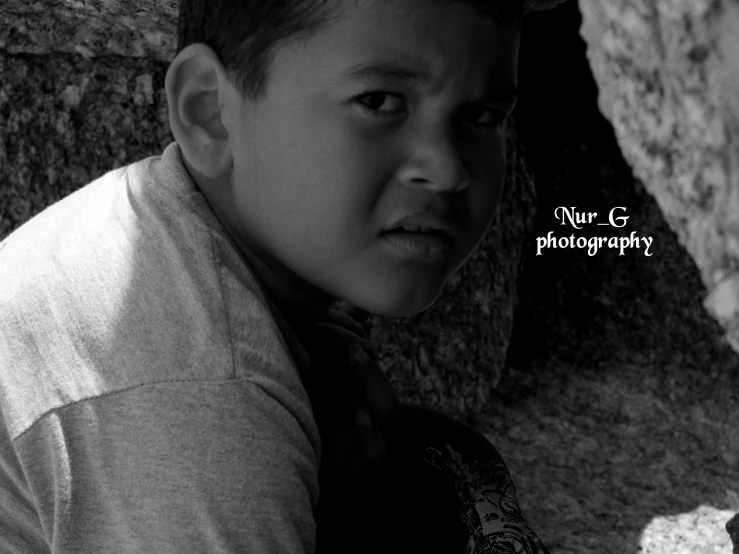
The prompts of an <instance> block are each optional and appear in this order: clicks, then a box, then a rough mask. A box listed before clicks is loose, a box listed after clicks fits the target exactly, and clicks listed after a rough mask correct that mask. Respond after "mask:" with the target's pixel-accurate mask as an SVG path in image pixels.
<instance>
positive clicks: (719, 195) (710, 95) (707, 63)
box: [580, 0, 739, 351]
mask: <svg viewBox="0 0 739 554" xmlns="http://www.w3.org/2000/svg"><path fill="white" fill-rule="evenodd" d="M580 8H581V10H582V13H583V25H582V29H581V34H582V36H583V38H584V39H585V40H586V42H587V45H588V58H589V60H590V64H591V66H592V69H593V73H594V75H595V78H596V81H597V83H598V87H599V90H600V97H599V104H600V108H601V110H602V112H603V113H604V114H605V115H606V117H608V119H609V120H610V121H611V123H612V124H613V127H614V129H615V132H616V137H617V138H618V142H619V145H620V146H621V150H622V151H623V154H624V157H625V158H626V160H627V161H628V162H629V164H630V165H631V167H632V168H633V170H634V173H635V175H636V176H637V177H638V178H639V179H640V180H641V181H642V182H643V183H644V185H645V187H646V188H647V190H648V191H649V192H650V193H651V194H652V195H654V197H655V198H656V200H657V203H658V204H659V206H660V209H661V211H662V213H663V214H664V215H665V218H666V220H667V222H668V223H669V225H670V227H671V228H672V229H673V230H674V231H675V232H676V233H677V236H678V238H679V240H680V242H681V244H683V245H684V246H685V248H686V249H687V250H688V252H690V254H691V256H692V257H693V259H694V260H695V262H696V264H697V266H698V269H699V270H700V275H701V278H702V281H703V283H704V284H705V286H706V288H707V296H706V299H705V302H704V304H705V306H706V308H707V309H708V310H709V312H710V313H711V314H712V315H713V316H714V317H715V318H716V319H717V320H718V321H719V322H720V324H721V325H722V327H723V328H724V329H725V331H726V337H727V339H728V340H729V342H730V343H731V344H732V346H733V348H734V349H735V350H737V351H739V272H737V266H738V262H739V142H738V141H739V4H738V3H737V2H735V1H732V0H682V1H680V0H598V1H591V0H580Z"/></svg>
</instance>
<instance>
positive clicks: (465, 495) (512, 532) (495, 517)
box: [423, 444, 549, 554]
mask: <svg viewBox="0 0 739 554" xmlns="http://www.w3.org/2000/svg"><path fill="white" fill-rule="evenodd" d="M423 460H424V461H425V462H426V463H428V464H430V465H431V466H433V467H435V468H436V469H438V470H439V471H441V472H443V473H445V474H446V475H447V476H448V477H449V478H450V479H451V480H452V481H453V483H454V487H455V489H456V491H457V494H458V495H459V517H460V518H461V519H462V521H463V522H464V523H465V524H466V525H467V529H468V530H469V541H468V543H467V549H466V551H465V552H466V553H467V554H549V550H548V549H547V548H546V546H544V545H543V544H542V543H541V541H540V540H539V537H537V536H536V534H535V533H534V532H533V531H532V530H531V529H530V528H529V527H528V525H526V521H525V520H524V518H523V515H522V514H521V510H520V508H519V507H518V501H517V500H516V488H515V486H514V484H513V479H511V475H510V473H509V472H508V468H506V465H505V463H504V462H503V460H501V459H493V460H492V461H491V462H489V463H486V464H482V463H480V462H479V461H478V460H474V461H473V462H472V464H468V463H465V461H464V460H463V459H462V456H461V455H460V454H459V453H457V452H455V451H454V449H453V448H452V447H451V446H450V445H449V444H447V445H446V449H445V450H444V451H443V452H440V451H439V450H437V449H436V448H432V447H428V448H426V451H425V453H424V455H423Z"/></svg>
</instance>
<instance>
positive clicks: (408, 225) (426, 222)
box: [383, 212, 457, 239]
mask: <svg viewBox="0 0 739 554" xmlns="http://www.w3.org/2000/svg"><path fill="white" fill-rule="evenodd" d="M385 233H390V234H392V233H413V234H418V235H434V236H439V237H443V238H447V239H453V238H454V237H455V236H457V226H456V225H454V224H453V223H451V222H450V221H448V220H447V219H445V218H444V217H443V216H441V215H437V214H434V213H431V212H424V213H412V214H410V215H407V216H405V217H403V218H402V219H400V220H398V221H396V222H395V223H393V224H391V225H390V226H389V227H388V228H387V229H386V230H385V231H383V234H385Z"/></svg>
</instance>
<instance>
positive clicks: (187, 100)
mask: <svg viewBox="0 0 739 554" xmlns="http://www.w3.org/2000/svg"><path fill="white" fill-rule="evenodd" d="M164 87H165V91H166V94H167V104H168V107H169V126H170V128H171V129H172V134H173V135H174V138H175V140H176V141H177V144H178V145H179V147H180V149H181V150H182V155H183V157H184V158H185V160H186V161H187V162H188V163H189V165H190V166H192V168H193V169H194V170H195V171H196V173H198V174H200V175H201V176H202V177H203V178H205V179H208V180H218V179H220V178H221V177H223V176H224V174H226V173H228V171H230V168H231V152H230V148H229V141H228V138H229V134H228V130H227V129H226V127H225V126H224V125H223V121H228V118H227V117H225V116H224V113H223V112H224V109H226V110H227V109H231V108H232V104H231V103H230V102H231V97H230V92H231V91H230V89H229V87H230V83H229V82H228V80H227V78H226V72H225V69H224V68H223V65H222V64H221V62H220V60H219V59H218V56H217V55H216V53H215V52H214V51H213V49H212V48H210V47H209V46H207V45H205V44H191V45H189V46H187V47H186V48H184V49H183V50H182V51H181V52H180V53H179V54H177V56H176V57H175V58H174V60H172V62H171V64H170V66H169V69H168V70H167V75H166V78H165V81H164Z"/></svg>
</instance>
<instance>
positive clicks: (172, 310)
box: [0, 0, 545, 553]
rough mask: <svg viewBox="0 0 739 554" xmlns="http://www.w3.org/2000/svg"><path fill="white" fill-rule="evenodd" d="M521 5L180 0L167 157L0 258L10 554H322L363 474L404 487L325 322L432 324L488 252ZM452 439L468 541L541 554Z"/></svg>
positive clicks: (370, 374) (500, 484) (352, 328)
mask: <svg viewBox="0 0 739 554" xmlns="http://www.w3.org/2000/svg"><path fill="white" fill-rule="evenodd" d="M477 4H479V6H478V5H477ZM487 4H492V5H493V6H492V8H491V7H487V8H486V7H485V6H486V5H487ZM519 8H520V6H519ZM517 11H518V12H520V9H517V8H516V6H513V5H511V6H508V4H507V3H506V2H503V1H498V2H495V1H493V2H471V1H467V2H462V1H458V2H442V1H436V0H360V1H357V0H342V1H339V0H335V1H323V2H320V1H317V0H316V1H308V0H304V1H297V0H295V1H292V2H288V1H283V2H277V1H275V2H272V1H270V2H256V1H254V2H243V1H237V0H233V1H227V0H221V1H219V2H212V1H207V0H199V1H195V0H183V2H182V4H181V12H180V44H179V47H178V54H177V56H176V58H175V59H174V60H173V62H172V64H171V65H170V67H169V70H168V72H167V76H166V93H167V100H168V103H169V118H170V126H171V129H172V132H173V135H174V137H175V139H176V140H175V142H173V143H172V144H171V145H169V146H168V147H167V148H166V149H165V151H164V153H163V154H162V156H160V157H151V158H148V159H146V160H142V161H140V162H137V163H134V164H131V165H129V166H127V167H123V168H119V169H116V170H114V171H111V172H109V173H108V174H107V175H105V176H103V177H101V178H100V179H98V180H96V181H94V182H93V183H91V184H89V185H88V186H86V187H84V188H82V189H81V190H79V191H77V192H76V193H74V194H72V195H70V196H69V197H67V198H65V199H64V200H62V201H60V202H58V203H57V204H55V205H54V206H52V207H50V208H49V209H47V210H46V211H45V212H43V213H42V214H40V215H39V216H37V217H36V218H34V219H33V220H31V221H30V222H28V223H27V224H25V225H24V226H22V227H21V228H20V229H19V230H17V231H16V232H14V233H13V234H12V235H10V236H9V237H8V238H7V239H6V240H5V241H4V242H3V243H1V244H0V282H2V283H3V286H2V287H1V288H0V289H1V290H0V366H2V367H3V372H2V374H1V375H0V403H1V404H0V405H1V406H2V425H1V426H0V489H1V490H2V494H0V550H3V551H8V552H23V553H26V552H74V553H88V552H126V553H128V552H185V551H186V552H224V553H225V552H234V553H235V552H260V553H261V552H270V553H272V552H274V553H277V552H296V553H297V552H301V553H302V552H313V551H315V549H316V533H317V529H318V531H319V532H320V531H321V530H322V529H326V533H331V532H332V528H331V525H332V524H334V525H335V528H336V530H337V533H338V532H340V531H342V530H346V529H347V528H348V527H347V526H348V525H349V523H347V522H343V523H341V526H340V527H336V525H337V524H336V523H335V521H338V518H339V515H341V514H340V512H342V509H343V508H345V509H343V511H344V512H347V511H348V510H349V509H350V508H351V509H353V508H354V506H353V505H352V506H350V505H348V504H344V503H345V502H346V501H347V499H346V497H345V496H342V493H343V492H345V491H346V487H344V485H346V484H348V483H352V481H351V479H352V478H353V477H352V476H355V477H356V476H357V475H360V476H364V477H362V478H361V479H358V480H355V481H354V483H358V484H359V485H358V486H361V485H362V484H364V486H365V487H366V485H367V483H374V484H375V485H377V486H379V485H380V484H381V483H391V482H392V479H394V478H396V477H397V474H396V473H394V472H392V471H389V470H388V467H389V466H388V465H387V460H388V459H389V458H390V457H391V455H393V452H398V451H400V449H401V446H402V445H401V443H402V442H403V440H407V441H409V443H412V442H413V441H414V439H415V437H416V436H417V434H416V433H420V434H418V436H420V435H421V434H423V433H421V431H423V430H424V429H426V427H424V424H423V423H418V424H416V423H414V421H416V420H414V419H413V418H414V417H415V416H414V414H415V415H418V413H419V412H414V411H413V409H410V410H406V411H403V408H401V407H399V406H398V403H397V401H396V400H395V399H394V397H393V394H392V390H391V388H389V386H388V383H387V381H386V380H385V379H384V377H383V376H382V374H381V372H380V371H379V368H378V367H377V366H376V364H375V363H374V362H372V360H371V359H370V358H368V357H367V356H365V357H364V358H362V357H361V354H362V353H363V352H366V353H369V354H371V353H372V349H371V345H370V344H369V342H368V341H367V339H366V337H364V336H363V331H362V328H361V325H360V324H359V323H356V322H355V321H353V319H352V318H351V317H350V316H349V315H347V314H344V313H342V312H341V311H340V310H337V309H335V307H336V303H337V302H338V301H341V302H343V303H344V304H343V305H344V306H348V309H347V310H346V311H347V313H348V314H354V315H357V314H360V315H361V314H364V315H366V314H367V313H375V314H380V315H384V316H392V317H398V316H405V315H411V314H414V313H418V312H420V311H422V310H424V309H426V308H428V307H429V306H430V305H431V304H432V303H433V302H434V300H435V299H436V298H437V297H438V295H439V294H440V292H441V290H442V288H443V286H444V283H445V281H446V279H447V278H448V277H449V276H450V275H451V274H452V273H453V272H454V271H455V270H456V269H458V268H459V267H460V266H461V264H462V263H464V261H465V260H466V259H467V257H468V256H469V255H470V254H471V252H472V251H473V250H474V248H475V247H476V246H477V245H478V244H479V242H480V241H481V239H482V237H483V235H484V233H485V232H486V230H487V228H488V226H489V225H490V223H491V221H492V219H493V215H494V213H495V211H496V207H497V204H498V202H499V200H500V195H501V190H502V185H503V176H504V172H505V152H504V139H503V132H502V125H503V121H504V118H505V116H506V115H507V114H508V113H510V112H511V110H512V109H513V105H514V102H515V96H514V94H515V86H516V60H517V49H518V38H519V27H518V23H513V22H512V21H511V20H510V19H511V18H510V17H508V16H509V15H511V14H513V15H515V16H516V17H517V19H516V21H519V20H520V13H514V12H517ZM508 12H510V13H508ZM227 68H228V69H227ZM232 71H235V73H236V74H238V76H237V77H236V79H235V80H232V77H233V75H234V73H232ZM427 227H428V228H430V229H431V231H426V228H427ZM357 345H358V346H360V347H361V348H359V349H358V348H357ZM355 355H356V356H357V360H356V361H355V362H352V356H355ZM319 370H320V371H319ZM329 387H335V388H333V389H330V388H329ZM399 413H400V414H405V415H403V416H399V415H398V414H399ZM355 416H356V419H355ZM421 419H423V418H421ZM442 419H443V418H442ZM432 420H433V416H431V415H429V417H427V418H426V419H424V420H423V421H425V422H426V425H427V427H428V423H429V422H430V421H432ZM433 421H437V420H433ZM437 423H438V425H442V423H445V424H446V425H447V426H448V427H449V426H450V425H451V427H449V429H451V430H449V429H447V431H444V433H445V435H444V439H443V440H441V442H438V445H437V443H433V441H432V442H428V441H425V439H424V442H423V445H422V446H424V448H426V449H425V450H424V451H423V452H424V461H423V464H424V465H423V467H424V468H425V469H426V470H428V471H431V472H437V471H438V472H439V473H438V475H440V476H441V475H442V474H443V472H444V471H447V473H448V475H449V477H448V478H447V477H444V478H443V479H442V478H441V477H440V481H439V482H440V483H446V484H447V485H449V486H448V487H447V492H449V491H451V492H450V496H449V497H448V501H447V502H446V503H445V504H444V505H446V504H449V505H451V503H452V502H454V495H455V494H456V493H455V489H454V488H453V487H452V485H451V483H452V481H454V483H455V485H454V486H457V487H458V488H459V487H461V488H459V491H461V492H460V494H461V495H462V497H463V498H461V500H460V502H461V503H462V504H461V505H463V506H467V508H465V509H466V510H467V511H466V512H464V514H462V519H460V520H459V521H457V522H456V523H455V524H454V525H456V527H455V529H457V530H459V529H462V530H463V531H464V530H465V529H467V530H469V534H468V535H469V536H464V537H463V538H464V542H459V541H458V542H455V543H454V544H455V545H458V546H460V547H462V548H463V547H464V546H465V543H466V544H467V545H468V546H469V547H470V548H476V550H474V551H478V552H504V551H505V552H508V551H510V552H545V549H544V547H543V546H541V545H540V543H539V542H538V539H536V537H535V535H534V534H533V533H532V532H530V530H528V528H527V527H526V526H525V523H524V522H523V520H522V519H521V518H520V512H519V511H518V509H517V506H516V502H515V496H514V491H513V488H512V484H511V483H509V481H510V479H509V477H508V475H507V472H505V468H504V466H502V469H501V466H500V464H498V463H497V462H495V460H494V458H495V456H492V455H491V456H488V458H486V463H488V460H493V462H495V463H493V462H490V464H492V465H490V464H488V466H486V467H491V468H493V469H494V470H495V471H496V472H500V471H502V472H503V474H502V475H503V477H502V478H500V479H497V480H494V481H490V480H489V479H492V477H491V475H493V473H494V472H493V473H491V472H492V470H491V472H488V474H486V475H485V476H483V477H484V478H483V477H480V482H482V481H485V479H488V481H485V484H486V485H487V486H488V488H489V489H490V490H489V491H483V492H485V493H490V494H492V493H491V492H490V491H494V492H495V494H494V495H493V496H494V498H493V497H489V498H488V497H485V496H484V495H483V496H481V499H479V500H474V498H473V499H472V500H470V499H469V498H468V497H469V496H470V494H472V496H474V495H475V494H478V495H479V494H480V488H479V487H478V488H477V489H475V488H474V486H472V485H471V484H470V475H471V473H470V470H469V467H470V466H468V464H467V460H466V458H464V457H465V456H468V454H467V453H466V452H462V454H463V457H462V458H460V457H459V452H460V450H464V449H465V448H466V447H465V446H464V445H459V444H458V443H457V439H456V438H454V436H455V435H456V434H458V433H455V431H454V430H455V429H457V428H456V427H454V425H453V424H450V423H449V422H448V421H445V420H444V421H442V420H438V421H437ZM404 426H405V427H404ZM432 427H433V428H432V431H435V430H436V427H434V426H432ZM439 428H440V427H439ZM399 429H406V431H404V432H403V433H400V432H399V431H398V430H399ZM319 431H320V434H319ZM444 433H442V434H444ZM432 434H433V433H432ZM358 437H359V438H358ZM429 440H430V439H429ZM473 442H474V441H473ZM432 443H433V445H437V446H438V447H433V448H432V447H430V446H429V445H432ZM419 444H420V443H419ZM450 444H451V446H453V447H454V448H452V447H451V446H450ZM486 444H487V443H486ZM357 445H359V446H358V447H357ZM447 446H449V448H447ZM427 447H428V448H427ZM484 448H485V447H481V449H482V450H484ZM490 448H492V447H490ZM500 463H502V462H500ZM496 464H497V465H496ZM478 466H479V464H478V465H477V466H475V468H478ZM319 467H320V468H321V471H320V474H321V491H322V495H321V504H319V502H318V499H319ZM414 467H415V466H414ZM383 472H384V473H383ZM449 472H451V473H449ZM433 475H436V473H433ZM475 475H477V474H475ZM496 475H497V474H496ZM457 477H459V479H460V480H459V481H457V480H456V479H457ZM444 479H447V480H446V481H444ZM324 485H325V487H324ZM398 486H399V487H402V486H403V482H400V483H398ZM443 486H444V485H443V484H442V485H440V487H441V488H443ZM396 488H397V487H396ZM367 491H369V492H371V489H366V492H367ZM475 491H477V492H475ZM324 492H325V494H324ZM440 494H441V493H440ZM465 495H467V496H465ZM324 497H325V498H324ZM491 498H492V499H493V500H494V503H497V505H496V507H495V509H493V508H490V509H489V510H488V509H487V508H485V510H483V508H481V507H480V505H478V504H475V502H485V501H486V499H487V500H488V501H490V502H491V504H492V503H493V500H491ZM358 500H359V502H361V501H362V499H358ZM381 500H382V499H381V498H376V499H375V501H377V502H378V504H377V506H379V509H382V503H381ZM486 506H487V504H486ZM318 508H322V510H323V511H321V510H318ZM475 510H477V512H475ZM480 510H483V511H480ZM486 510H487V511H486ZM314 511H316V516H315V517H314ZM319 513H320V514H321V515H320V517H319V515H318V514H319ZM476 514H477V515H476ZM483 515H484V518H483ZM478 516H479V517H478ZM332 518H333V519H332ZM483 519H484V521H483ZM316 521H319V523H318V526H317V525H316ZM332 522H333V523H332ZM463 523H464V524H465V525H466V526H467V527H465V526H464V525H463ZM392 524H393V521H388V522H386V525H388V526H389V525H392ZM359 529H360V531H359V532H361V531H362V528H361V527H360V528H359ZM368 530H369V529H368V528H366V527H365V528H364V529H363V531H364V532H367V531H368ZM371 531H372V533H374V534H377V535H380V536H382V534H383V532H385V533H386V534H388V533H389V532H388V531H386V530H384V529H371ZM319 536H320V535H319ZM460 536H461V535H460ZM496 537H498V538H496ZM350 538H352V537H350ZM387 538H388V539H391V537H387ZM353 539H354V541H355V542H356V543H357V544H344V545H343V551H349V552H353V551H359V550H360V548H359V544H358V543H361V542H362V538H361V537H359V536H357V535H354V536H353ZM335 542H336V541H334V543H335ZM322 544H323V543H322V542H320V541H319V544H318V546H319V551H324V552H325V551H327V550H329V549H330V548H334V547H335V548H339V547H338V546H334V544H332V545H331V547H329V544H330V542H329V541H328V540H327V542H326V545H327V546H326V547H325V548H324V547H322ZM411 544H413V543H412V542H411ZM355 546H356V548H355ZM386 551H391V549H390V548H388V549H387V550H386Z"/></svg>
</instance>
